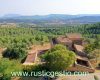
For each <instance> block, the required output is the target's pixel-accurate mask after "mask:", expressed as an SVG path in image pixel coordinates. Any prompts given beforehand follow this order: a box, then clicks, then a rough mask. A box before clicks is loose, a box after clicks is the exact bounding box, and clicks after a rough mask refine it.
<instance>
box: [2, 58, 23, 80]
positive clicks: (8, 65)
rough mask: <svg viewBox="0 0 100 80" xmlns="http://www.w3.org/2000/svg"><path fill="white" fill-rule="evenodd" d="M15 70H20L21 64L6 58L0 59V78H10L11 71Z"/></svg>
mask: <svg viewBox="0 0 100 80" xmlns="http://www.w3.org/2000/svg"><path fill="white" fill-rule="evenodd" d="M15 71H22V66H21V64H20V63H19V62H18V61H16V60H13V61H10V60H9V59H6V58H2V59H0V75H1V76H0V80H11V72H15ZM15 77H16V76H15Z"/></svg>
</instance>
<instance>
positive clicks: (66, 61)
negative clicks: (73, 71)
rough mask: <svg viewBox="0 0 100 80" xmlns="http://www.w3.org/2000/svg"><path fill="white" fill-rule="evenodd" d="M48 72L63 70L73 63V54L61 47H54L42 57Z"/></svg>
mask: <svg viewBox="0 0 100 80" xmlns="http://www.w3.org/2000/svg"><path fill="white" fill-rule="evenodd" d="M42 59H44V60H45V62H46V64H45V65H46V68H47V69H49V70H56V71H59V70H65V69H66V68H68V67H69V66H71V65H72V64H73V63H74V62H75V53H74V52H72V51H69V50H68V49H66V47H65V46H63V45H60V44H58V45H55V47H54V48H52V49H51V50H49V51H47V52H46V53H45V54H43V55H42Z"/></svg>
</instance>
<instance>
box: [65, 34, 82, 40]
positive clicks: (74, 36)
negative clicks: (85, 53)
mask: <svg viewBox="0 0 100 80" xmlns="http://www.w3.org/2000/svg"><path fill="white" fill-rule="evenodd" d="M66 35H67V37H68V38H69V39H71V38H78V39H79V38H82V35H81V34H79V33H70V34H66Z"/></svg>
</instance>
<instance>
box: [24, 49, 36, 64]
mask: <svg viewBox="0 0 100 80" xmlns="http://www.w3.org/2000/svg"><path fill="white" fill-rule="evenodd" d="M36 58H37V51H35V50H31V51H29V53H28V55H27V58H26V60H25V62H24V64H29V65H30V64H33V63H35V61H36Z"/></svg>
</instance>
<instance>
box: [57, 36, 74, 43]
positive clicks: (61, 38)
mask: <svg viewBox="0 0 100 80" xmlns="http://www.w3.org/2000/svg"><path fill="white" fill-rule="evenodd" d="M57 41H58V42H66V43H67V42H69V43H72V41H71V40H70V39H68V38H67V37H66V36H60V37H58V38H57Z"/></svg>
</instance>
